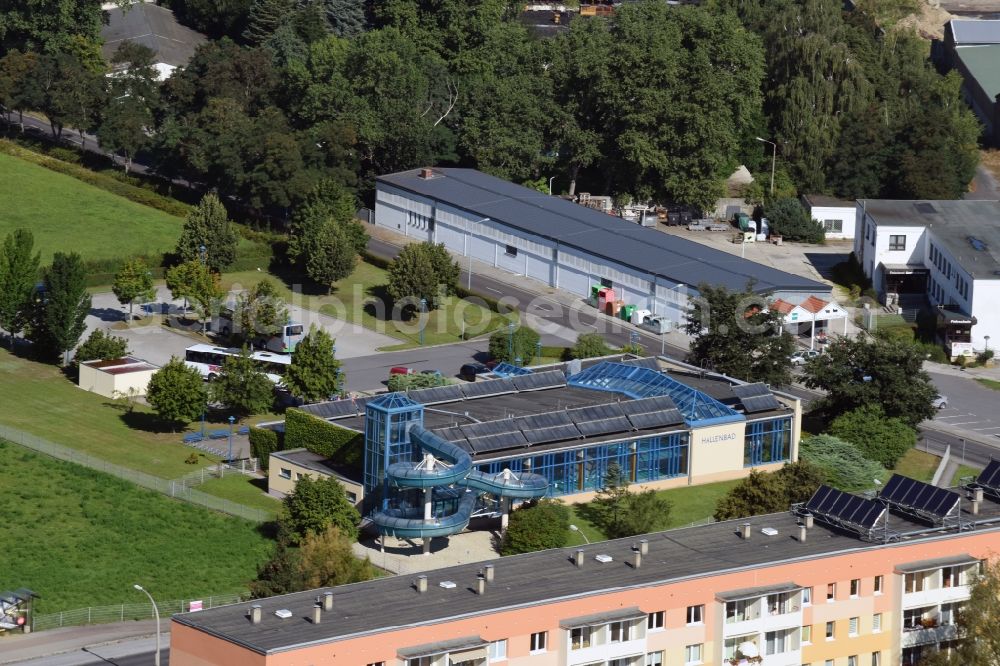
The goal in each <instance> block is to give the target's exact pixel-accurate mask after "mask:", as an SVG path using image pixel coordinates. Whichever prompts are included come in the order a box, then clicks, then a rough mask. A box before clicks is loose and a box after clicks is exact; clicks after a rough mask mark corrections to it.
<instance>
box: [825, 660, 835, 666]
mask: <svg viewBox="0 0 1000 666" xmlns="http://www.w3.org/2000/svg"><path fill="white" fill-rule="evenodd" d="M823 666H833V659H827V660H826V661H824V662H823Z"/></svg>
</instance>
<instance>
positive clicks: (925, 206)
mask: <svg viewBox="0 0 1000 666" xmlns="http://www.w3.org/2000/svg"><path fill="white" fill-rule="evenodd" d="M915 207H916V209H917V212H918V213H922V214H924V215H934V214H935V213H937V210H936V209H935V208H934V206H932V205H931V204H929V203H926V202H922V203H918V204H916V205H915Z"/></svg>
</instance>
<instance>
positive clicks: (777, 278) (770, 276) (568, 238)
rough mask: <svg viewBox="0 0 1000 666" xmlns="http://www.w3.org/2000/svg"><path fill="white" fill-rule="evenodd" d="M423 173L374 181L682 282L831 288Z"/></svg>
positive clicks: (516, 195) (544, 202)
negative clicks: (422, 174)
mask: <svg viewBox="0 0 1000 666" xmlns="http://www.w3.org/2000/svg"><path fill="white" fill-rule="evenodd" d="M420 172H421V169H412V170H410V171H401V172H399V173H393V174H387V175H384V176H379V177H378V178H376V182H377V183H383V184H385V185H391V186H393V187H397V188H399V189H401V190H405V191H407V192H411V193H413V194H417V195H420V196H425V197H430V198H433V199H436V200H438V201H443V202H445V203H447V204H450V205H452V206H454V207H456V208H460V209H462V210H465V211H468V212H469V213H472V214H473V215H475V216H477V217H488V218H490V219H491V220H493V221H496V222H500V223H502V224H504V225H506V226H508V227H511V228H513V229H517V230H519V231H521V232H524V233H527V234H530V235H535V236H541V237H543V238H547V239H549V240H552V241H556V242H558V243H559V244H560V245H564V246H567V247H572V248H575V249H578V250H582V251H584V252H587V253H589V254H592V255H594V256H597V257H601V258H603V259H606V260H608V261H612V262H615V263H618V264H620V265H622V266H630V267H633V268H635V269H637V270H639V271H641V272H644V273H647V274H650V275H651V276H659V277H662V278H665V279H666V280H669V281H670V282H673V283H676V284H683V285H690V286H693V287H697V286H698V284H700V283H702V282H706V283H708V284H711V285H717V286H718V285H721V286H725V287H727V288H729V289H732V290H742V289H743V288H745V287H746V285H747V283H748V282H749V281H754V282H755V285H756V286H755V291H757V292H758V293H769V292H773V291H796V292H810V293H811V292H819V293H829V292H830V291H831V287H830V286H829V285H826V284H823V283H822V282H816V281H814V280H810V279H808V278H804V277H800V276H798V275H793V274H791V273H786V272H784V271H779V270H778V269H776V268H771V267H770V266H765V265H763V264H759V263H756V262H754V261H750V260H749V259H743V258H740V257H738V256H736V255H733V254H730V253H728V252H724V251H722V250H717V249H715V248H712V247H709V246H707V245H702V244H701V243H696V242H694V241H691V240H688V239H686V238H682V237H680V236H676V235H674V234H664V233H661V232H659V231H657V230H656V229H650V228H647V227H643V226H641V225H639V224H635V223H633V222H628V221H626V220H624V219H622V218H620V217H615V216H612V215H607V214H606V213H602V212H600V211H597V210H594V209H592V208H587V207H586V206H581V205H579V204H576V203H573V202H572V201H566V200H564V199H561V198H559V197H552V196H548V195H546V194H543V193H541V192H538V191H536V190H532V189H529V188H527V187H522V186H520V185H515V184H514V183H511V182H508V181H506V180H502V179H500V178H496V177H494V176H490V175H488V174H485V173H482V172H481V171H476V170H475V169H451V168H442V169H434V170H433V172H434V176H433V177H432V178H422V177H421V176H420Z"/></svg>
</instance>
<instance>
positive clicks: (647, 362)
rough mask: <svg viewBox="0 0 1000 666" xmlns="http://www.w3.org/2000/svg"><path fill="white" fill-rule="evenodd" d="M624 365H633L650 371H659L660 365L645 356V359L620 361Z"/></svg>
mask: <svg viewBox="0 0 1000 666" xmlns="http://www.w3.org/2000/svg"><path fill="white" fill-rule="evenodd" d="M622 363H624V364H625V365H634V366H637V367H640V368H649V369H650V370H657V371H659V369H660V364H659V363H658V362H657V361H656V359H655V358H653V357H652V356H647V357H646V358H633V359H629V360H627V361H622Z"/></svg>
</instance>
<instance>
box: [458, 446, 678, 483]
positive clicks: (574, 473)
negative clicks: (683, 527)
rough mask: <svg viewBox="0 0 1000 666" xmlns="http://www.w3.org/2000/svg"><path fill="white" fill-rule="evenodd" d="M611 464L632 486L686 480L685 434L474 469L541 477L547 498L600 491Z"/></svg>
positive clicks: (551, 454) (502, 461)
mask: <svg viewBox="0 0 1000 666" xmlns="http://www.w3.org/2000/svg"><path fill="white" fill-rule="evenodd" d="M611 462H617V463H618V466H619V467H620V468H621V469H622V471H623V472H625V474H627V475H628V478H629V480H630V481H631V482H632V483H645V482H648V481H657V480H660V479H672V478H674V477H678V476H687V474H688V433H686V432H673V433H666V434H662V435H656V436H654V437H646V438H643V439H637V440H631V441H625V442H612V443H608V444H599V445H597V446H588V447H586V448H582V449H572V450H569V451H558V452H555V453H545V454H541V455H534V456H522V457H517V458H510V459H507V460H499V461H496V462H492V463H486V464H483V465H478V466H477V469H479V470H480V471H482V472H485V473H487V474H498V473H500V472H502V471H503V470H504V469H505V468H510V470H511V471H512V472H515V473H520V472H533V473H535V474H541V475H542V476H544V477H545V478H546V479H548V481H549V492H548V496H549V497H558V496H560V495H571V494H573V493H582V492H596V491H597V490H600V488H601V486H602V485H603V484H604V475H605V473H606V472H607V470H608V465H609V464H610V463H611Z"/></svg>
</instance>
